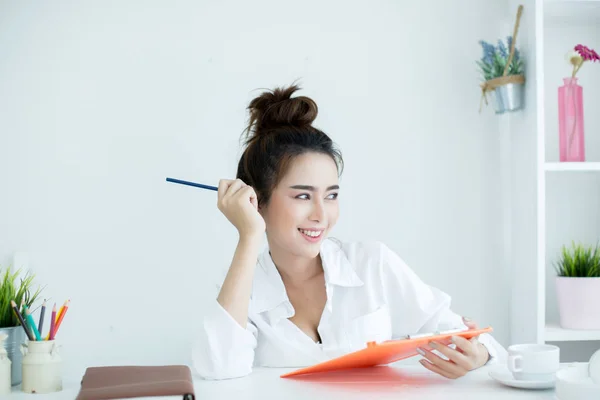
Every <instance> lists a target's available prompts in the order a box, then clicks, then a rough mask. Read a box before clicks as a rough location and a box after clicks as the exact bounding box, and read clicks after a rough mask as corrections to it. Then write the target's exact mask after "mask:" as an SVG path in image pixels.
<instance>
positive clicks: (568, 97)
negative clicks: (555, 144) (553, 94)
mask: <svg viewBox="0 0 600 400" xmlns="http://www.w3.org/2000/svg"><path fill="white" fill-rule="evenodd" d="M563 80H564V84H563V85H562V86H561V87H559V88H558V137H559V145H560V161H585V143H584V139H583V88H582V87H581V86H579V85H578V84H577V78H563Z"/></svg>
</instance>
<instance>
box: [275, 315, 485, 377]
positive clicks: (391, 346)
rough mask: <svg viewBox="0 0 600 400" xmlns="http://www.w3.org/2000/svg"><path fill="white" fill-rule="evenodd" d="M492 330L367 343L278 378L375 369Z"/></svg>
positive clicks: (420, 335) (454, 332)
mask: <svg viewBox="0 0 600 400" xmlns="http://www.w3.org/2000/svg"><path fill="white" fill-rule="evenodd" d="M491 331H492V328H491V327H489V326H488V327H487V328H481V329H465V330H460V331H447V332H436V333H433V334H416V335H410V336H408V338H406V339H392V340H386V341H383V342H379V343H376V342H368V343H367V344H366V347H365V348H364V349H361V350H357V351H354V352H352V353H348V354H345V355H343V356H340V357H337V358H332V359H331V360H328V361H324V362H322V363H319V364H315V365H312V366H310V367H305V368H300V369H297V370H295V371H292V372H288V373H285V374H283V375H281V378H288V377H292V376H296V375H304V374H312V373H317V372H326V371H336V370H341V369H350V368H366V367H374V366H377V365H385V364H390V363H393V362H395V361H398V360H403V359H405V358H409V357H413V356H416V355H417V354H419V353H418V352H417V347H422V348H424V349H428V350H432V349H431V347H429V342H431V341H436V342H438V343H440V344H443V345H449V344H450V343H451V338H452V336H462V337H464V338H465V339H471V338H472V337H474V336H478V335H481V334H482V333H488V332H491Z"/></svg>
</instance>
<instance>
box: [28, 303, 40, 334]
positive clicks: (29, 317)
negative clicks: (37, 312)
mask: <svg viewBox="0 0 600 400" xmlns="http://www.w3.org/2000/svg"><path fill="white" fill-rule="evenodd" d="M25 318H26V319H27V322H28V323H29V327H30V328H31V330H32V331H33V334H34V335H35V340H42V337H41V336H40V332H39V331H38V329H37V327H36V326H35V321H34V320H33V317H32V316H31V313H30V312H29V309H28V308H27V306H25Z"/></svg>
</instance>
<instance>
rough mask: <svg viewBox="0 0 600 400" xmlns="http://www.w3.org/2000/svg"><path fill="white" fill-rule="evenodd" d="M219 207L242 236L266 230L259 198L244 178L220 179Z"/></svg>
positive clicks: (254, 234) (255, 234)
mask: <svg viewBox="0 0 600 400" xmlns="http://www.w3.org/2000/svg"><path fill="white" fill-rule="evenodd" d="M218 193H219V196H218V201H217V207H218V208H219V210H221V212H222V213H223V214H224V215H225V217H227V219H228V220H229V222H231V223H232V224H233V226H235V227H236V229H237V230H238V232H239V234H240V237H245V236H257V235H260V234H262V233H264V232H265V220H264V219H263V217H262V215H260V213H259V212H258V198H257V196H256V192H255V191H254V189H253V188H252V187H251V186H248V185H246V184H245V183H244V182H243V181H242V180H240V179H236V180H230V179H221V180H220V181H219V190H218Z"/></svg>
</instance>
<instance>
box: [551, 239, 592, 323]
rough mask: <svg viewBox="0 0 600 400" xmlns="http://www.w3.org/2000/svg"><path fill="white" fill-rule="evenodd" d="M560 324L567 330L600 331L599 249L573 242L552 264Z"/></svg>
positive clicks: (563, 247) (564, 247) (563, 248)
mask: <svg viewBox="0 0 600 400" xmlns="http://www.w3.org/2000/svg"><path fill="white" fill-rule="evenodd" d="M555 269H556V274H557V277H556V292H557V300H558V311H559V315H560V325H561V326H562V327H563V328H567V329H600V313H598V309H597V308H596V307H594V306H593V305H594V304H599V302H600V248H598V245H596V246H584V245H582V244H581V243H577V244H576V243H575V242H572V245H571V248H567V247H566V246H564V245H563V246H562V251H561V254H560V256H559V258H558V260H557V261H556V263H555Z"/></svg>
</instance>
